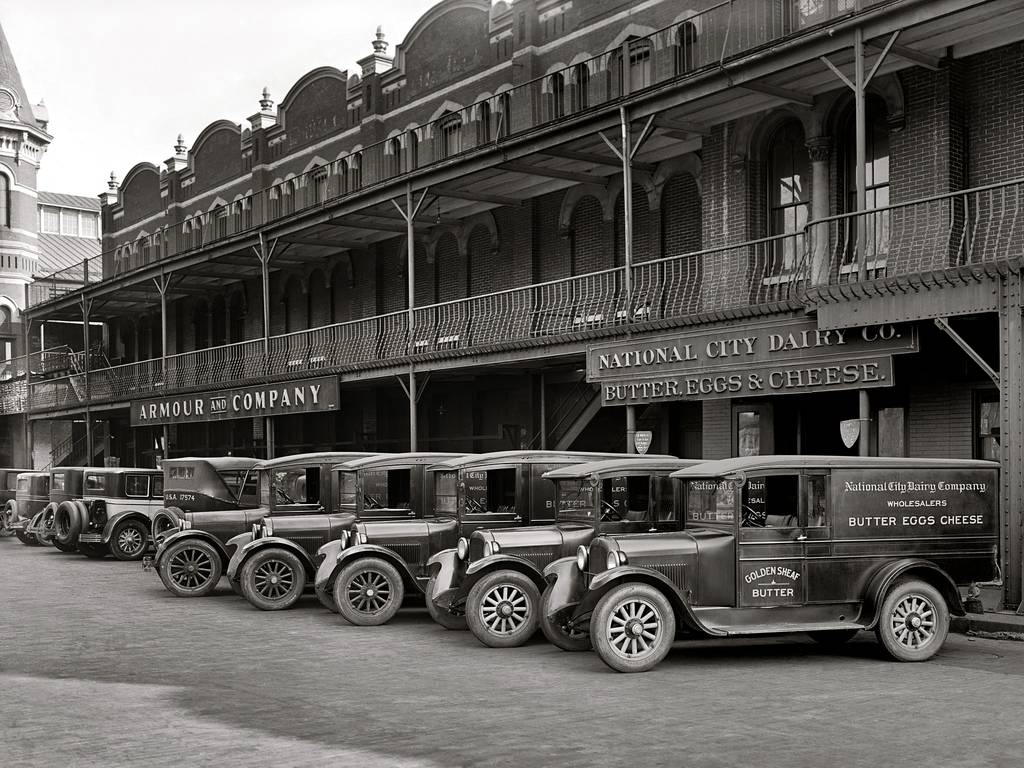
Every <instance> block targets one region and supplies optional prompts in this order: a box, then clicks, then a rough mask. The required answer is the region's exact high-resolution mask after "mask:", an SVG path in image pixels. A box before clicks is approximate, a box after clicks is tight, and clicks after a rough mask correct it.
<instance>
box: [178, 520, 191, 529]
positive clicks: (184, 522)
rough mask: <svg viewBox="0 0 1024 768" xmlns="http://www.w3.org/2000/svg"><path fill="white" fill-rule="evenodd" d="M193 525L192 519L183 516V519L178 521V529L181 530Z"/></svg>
mask: <svg viewBox="0 0 1024 768" xmlns="http://www.w3.org/2000/svg"><path fill="white" fill-rule="evenodd" d="M191 527H192V521H191V520H186V519H185V518H184V517H183V518H181V520H179V521H178V530H179V531H187V530H189V529H190V528H191Z"/></svg>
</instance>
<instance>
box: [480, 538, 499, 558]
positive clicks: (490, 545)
mask: <svg viewBox="0 0 1024 768" xmlns="http://www.w3.org/2000/svg"><path fill="white" fill-rule="evenodd" d="M499 552H501V547H500V546H499V545H498V542H496V541H494V540H489V541H485V542H484V557H490V556H491V555H496V554H498V553H499Z"/></svg>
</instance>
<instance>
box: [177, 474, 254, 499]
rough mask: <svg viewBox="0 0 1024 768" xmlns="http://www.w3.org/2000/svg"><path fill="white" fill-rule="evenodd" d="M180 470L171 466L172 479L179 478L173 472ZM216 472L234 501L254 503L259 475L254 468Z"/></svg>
mask: <svg viewBox="0 0 1024 768" xmlns="http://www.w3.org/2000/svg"><path fill="white" fill-rule="evenodd" d="M189 469H191V468H189ZM180 470H181V468H175V467H172V468H171V479H172V480H173V479H175V478H179V479H180V477H181V476H180V475H176V474H175V472H176V471H180ZM218 474H219V475H220V478H221V480H222V481H223V482H224V485H226V486H227V488H228V491H229V492H230V493H231V495H232V496H233V497H234V499H235V501H237V502H238V503H239V504H242V505H246V504H253V505H255V504H256V496H257V494H256V486H257V480H258V478H259V475H258V473H257V472H256V471H255V470H250V469H247V470H245V471H244V472H243V471H241V470H237V471H224V472H219V473H218ZM264 474H266V473H264ZM188 477H192V475H191V473H190V474H189V475H188ZM186 487H187V486H186Z"/></svg>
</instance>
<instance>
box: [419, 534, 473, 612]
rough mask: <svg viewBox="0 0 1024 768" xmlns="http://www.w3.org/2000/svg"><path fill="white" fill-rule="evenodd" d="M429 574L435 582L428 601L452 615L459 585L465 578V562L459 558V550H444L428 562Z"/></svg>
mask: <svg viewBox="0 0 1024 768" xmlns="http://www.w3.org/2000/svg"><path fill="white" fill-rule="evenodd" d="M427 572H428V573H429V574H430V577H431V578H432V579H433V580H434V582H433V583H434V587H433V590H432V591H431V593H430V594H429V595H427V599H428V600H430V601H431V602H432V603H433V604H434V605H435V606H437V608H439V609H440V610H442V611H448V612H449V613H450V612H451V606H452V603H453V602H454V598H455V595H456V593H457V592H458V591H459V585H460V584H461V583H462V579H463V578H464V577H465V561H464V560H462V559H461V558H460V557H459V553H458V550H456V549H454V548H452V549H443V550H441V551H440V552H438V553H437V554H436V555H434V556H433V557H432V558H430V559H429V560H427Z"/></svg>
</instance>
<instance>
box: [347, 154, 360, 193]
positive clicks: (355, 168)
mask: <svg viewBox="0 0 1024 768" xmlns="http://www.w3.org/2000/svg"><path fill="white" fill-rule="evenodd" d="M362 186H363V153H362V152H356V153H355V154H354V155H352V156H351V157H350V158H349V159H348V188H349V189H350V190H351V191H352V192H355V191H356V190H357V189H361V188H362Z"/></svg>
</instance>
